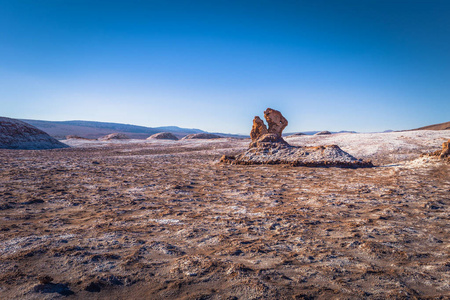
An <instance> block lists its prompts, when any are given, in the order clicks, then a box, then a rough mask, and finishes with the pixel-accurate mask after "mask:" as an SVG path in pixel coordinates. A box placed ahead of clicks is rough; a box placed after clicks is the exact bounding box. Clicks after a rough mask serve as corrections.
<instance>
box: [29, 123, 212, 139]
mask: <svg viewBox="0 0 450 300" xmlns="http://www.w3.org/2000/svg"><path fill="white" fill-rule="evenodd" d="M21 121H23V122H26V123H28V124H30V125H33V126H35V127H36V128H39V129H40V130H42V131H44V132H46V133H48V134H49V135H51V136H53V137H55V138H57V139H64V138H65V137H66V136H68V135H77V136H80V137H83V138H89V139H97V138H100V137H103V136H105V135H108V134H111V133H123V134H126V135H127V136H129V137H130V138H132V139H146V138H148V137H149V136H151V135H153V134H155V133H159V132H171V133H173V134H174V135H176V136H177V137H183V136H186V135H188V134H193V133H203V132H204V131H203V130H200V129H189V128H180V127H177V126H166V127H145V126H138V125H130V124H121V123H109V122H95V121H78V120H77V121H43V120H28V119H21Z"/></svg>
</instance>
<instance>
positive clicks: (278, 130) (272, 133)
mask: <svg viewBox="0 0 450 300" xmlns="http://www.w3.org/2000/svg"><path fill="white" fill-rule="evenodd" d="M264 118H265V119H266V121H267V124H268V125H269V128H267V127H266V125H265V124H264V121H263V120H261V119H260V118H259V117H258V116H256V117H255V118H254V119H253V127H252V131H251V132H250V137H251V138H252V142H251V143H250V148H254V147H258V148H261V147H278V146H283V145H284V146H288V143H286V141H285V140H283V138H282V134H283V130H284V128H286V126H287V125H288V121H287V120H286V118H285V117H283V115H282V114H281V113H280V112H279V111H277V110H274V109H271V108H268V109H266V110H265V111H264Z"/></svg>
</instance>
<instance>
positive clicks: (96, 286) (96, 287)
mask: <svg viewBox="0 0 450 300" xmlns="http://www.w3.org/2000/svg"><path fill="white" fill-rule="evenodd" d="M102 286H103V284H102V283H101V282H100V281H92V282H90V283H89V284H88V285H87V286H86V287H85V288H84V290H85V291H88V292H91V293H100V291H101V289H102Z"/></svg>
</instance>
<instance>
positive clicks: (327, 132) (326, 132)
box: [314, 130, 331, 135]
mask: <svg viewBox="0 0 450 300" xmlns="http://www.w3.org/2000/svg"><path fill="white" fill-rule="evenodd" d="M328 134H331V132H329V131H327V130H324V131H319V132H318V133H315V134H314V135H328Z"/></svg>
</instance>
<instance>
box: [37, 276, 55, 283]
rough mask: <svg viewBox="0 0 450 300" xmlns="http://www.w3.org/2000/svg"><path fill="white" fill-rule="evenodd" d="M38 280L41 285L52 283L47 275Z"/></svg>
mask: <svg viewBox="0 0 450 300" xmlns="http://www.w3.org/2000/svg"><path fill="white" fill-rule="evenodd" d="M38 280H39V282H40V283H41V284H47V283H50V282H52V281H53V278H52V277H51V276H48V275H44V276H39V277H38Z"/></svg>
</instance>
